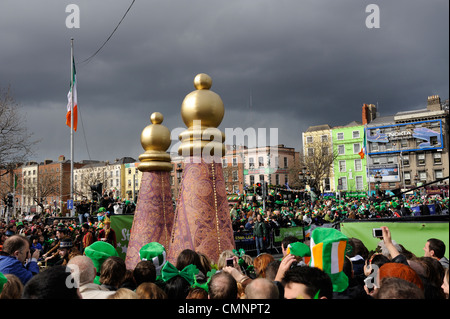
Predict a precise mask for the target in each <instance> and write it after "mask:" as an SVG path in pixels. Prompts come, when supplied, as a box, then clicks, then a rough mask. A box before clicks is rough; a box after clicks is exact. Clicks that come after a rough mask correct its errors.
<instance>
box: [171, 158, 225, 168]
mask: <svg viewBox="0 0 450 319" xmlns="http://www.w3.org/2000/svg"><path fill="white" fill-rule="evenodd" d="M178 165H180V166H179V167H181V164H178ZM222 165H223V166H228V161H227V159H226V158H223V159H222Z"/></svg>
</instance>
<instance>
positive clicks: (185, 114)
mask: <svg viewBox="0 0 450 319" xmlns="http://www.w3.org/2000/svg"><path fill="white" fill-rule="evenodd" d="M211 86H212V79H211V77H210V76H209V75H207V74H205V73H200V74H198V75H197V76H196V77H195V78H194V87H195V88H196V90H195V91H193V92H191V93H189V94H188V95H186V97H185V98H184V100H183V103H182V104H181V117H182V119H183V122H184V124H186V126H187V130H186V131H184V132H182V133H181V134H180V135H179V139H180V141H181V145H180V147H179V148H178V154H179V155H182V156H184V157H189V156H201V157H202V158H203V159H207V158H210V157H211V156H212V157H222V156H223V155H225V145H223V142H224V141H225V134H224V133H222V132H221V131H220V130H219V129H218V128H217V127H218V126H219V125H220V123H221V122H222V119H223V116H224V114H225V109H224V106H223V102H222V99H221V98H220V96H219V95H218V94H217V93H215V92H213V91H211V90H210V88H211Z"/></svg>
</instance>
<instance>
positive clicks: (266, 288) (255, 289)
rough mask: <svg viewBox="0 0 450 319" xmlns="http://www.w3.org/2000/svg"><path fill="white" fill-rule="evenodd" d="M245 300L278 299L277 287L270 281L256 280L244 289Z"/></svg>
mask: <svg viewBox="0 0 450 319" xmlns="http://www.w3.org/2000/svg"><path fill="white" fill-rule="evenodd" d="M245 295H246V297H247V299H278V297H279V291H278V287H277V286H276V285H275V284H274V283H273V282H272V281H270V280H268V279H265V278H256V279H254V280H252V281H251V282H250V283H249V284H248V285H247V287H245Z"/></svg>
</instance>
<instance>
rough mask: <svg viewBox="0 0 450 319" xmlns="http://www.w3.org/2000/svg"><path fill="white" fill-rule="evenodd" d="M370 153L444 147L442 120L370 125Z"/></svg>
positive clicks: (368, 131) (367, 134)
mask: <svg viewBox="0 0 450 319" xmlns="http://www.w3.org/2000/svg"><path fill="white" fill-rule="evenodd" d="M366 141H367V144H368V145H369V147H368V149H369V153H368V154H369V155H374V154H385V153H398V152H400V151H401V152H410V151H423V150H433V149H442V148H443V143H442V141H443V136H442V120H429V121H420V122H411V123H402V124H395V125H384V126H378V127H368V128H367V129H366Z"/></svg>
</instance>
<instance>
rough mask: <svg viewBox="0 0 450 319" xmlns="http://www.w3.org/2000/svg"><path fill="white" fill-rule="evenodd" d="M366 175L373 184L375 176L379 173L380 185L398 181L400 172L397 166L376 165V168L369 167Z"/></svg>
mask: <svg viewBox="0 0 450 319" xmlns="http://www.w3.org/2000/svg"><path fill="white" fill-rule="evenodd" d="M367 173H368V174H367V176H368V177H369V181H370V182H371V183H374V182H375V175H376V174H377V173H380V175H381V178H382V179H381V182H382V183H387V182H399V181H400V172H399V169H398V165H397V164H385V165H383V164H378V165H377V166H376V167H369V168H368V169H367Z"/></svg>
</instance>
